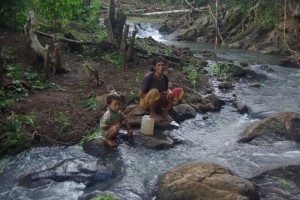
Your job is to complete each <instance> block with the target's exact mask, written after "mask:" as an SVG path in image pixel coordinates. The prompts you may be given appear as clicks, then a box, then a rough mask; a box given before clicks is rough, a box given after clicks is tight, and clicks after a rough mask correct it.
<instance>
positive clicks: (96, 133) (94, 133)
mask: <svg viewBox="0 0 300 200" xmlns="http://www.w3.org/2000/svg"><path fill="white" fill-rule="evenodd" d="M98 137H99V130H98V129H96V130H93V131H92V132H90V133H89V134H87V135H86V136H85V137H84V138H83V139H82V140H80V142H79V144H80V145H82V144H84V143H85V142H88V141H91V140H93V139H95V138H98Z"/></svg>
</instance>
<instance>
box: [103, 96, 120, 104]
mask: <svg viewBox="0 0 300 200" xmlns="http://www.w3.org/2000/svg"><path fill="white" fill-rule="evenodd" d="M113 100H116V101H121V97H120V96H119V95H117V94H109V95H108V96H107V98H106V103H107V104H108V105H110V104H111V102H112V101H113Z"/></svg>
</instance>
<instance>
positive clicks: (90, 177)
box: [19, 159, 114, 188]
mask: <svg viewBox="0 0 300 200" xmlns="http://www.w3.org/2000/svg"><path fill="white" fill-rule="evenodd" d="M113 171H114V170H113V169H112V168H109V167H105V166H103V165H101V164H99V163H97V161H87V160H77V159H66V160H64V161H62V162H60V163H58V164H56V165H55V166H54V167H51V168H49V169H46V170H42V171H38V172H33V173H31V174H28V175H25V176H23V177H22V178H21V179H20V181H19V185H20V186H24V187H28V188H36V187H41V186H44V185H47V184H50V183H52V182H64V181H74V182H76V183H83V184H85V185H86V186H91V185H94V184H96V183H98V182H104V181H106V180H107V179H109V178H110V177H112V174H113Z"/></svg>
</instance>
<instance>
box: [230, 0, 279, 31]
mask: <svg viewBox="0 0 300 200" xmlns="http://www.w3.org/2000/svg"><path fill="white" fill-rule="evenodd" d="M257 3H258V0H250V1H245V0H244V1H238V0H232V1H229V2H228V3H227V7H228V8H235V9H238V10H239V11H240V12H241V13H242V14H243V16H247V15H248V14H249V10H250V9H251V8H254V7H255V9H254V10H253V11H254V13H255V14H254V15H255V16H254V20H255V21H256V22H257V23H258V24H259V25H260V26H261V27H264V28H273V27H275V26H276V25H278V23H279V21H280V20H279V18H280V17H281V16H282V13H283V5H284V0H277V1H276V2H274V1H268V0H262V1H260V4H259V6H257V7H256V4H257Z"/></svg>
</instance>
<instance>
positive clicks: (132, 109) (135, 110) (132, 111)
mask: <svg viewBox="0 0 300 200" xmlns="http://www.w3.org/2000/svg"><path fill="white" fill-rule="evenodd" d="M124 114H125V115H131V116H143V115H148V114H149V112H148V111H145V110H144V109H142V108H141V107H140V106H139V105H130V106H128V107H127V108H126V110H125V111H124Z"/></svg>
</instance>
